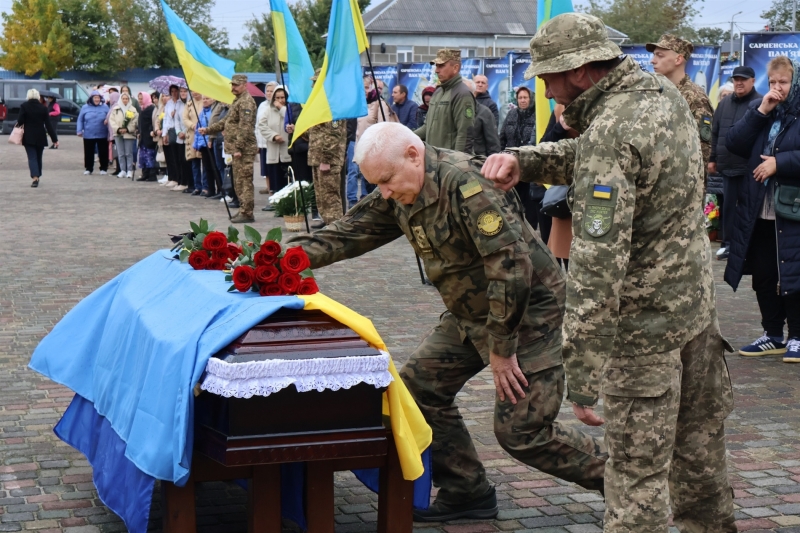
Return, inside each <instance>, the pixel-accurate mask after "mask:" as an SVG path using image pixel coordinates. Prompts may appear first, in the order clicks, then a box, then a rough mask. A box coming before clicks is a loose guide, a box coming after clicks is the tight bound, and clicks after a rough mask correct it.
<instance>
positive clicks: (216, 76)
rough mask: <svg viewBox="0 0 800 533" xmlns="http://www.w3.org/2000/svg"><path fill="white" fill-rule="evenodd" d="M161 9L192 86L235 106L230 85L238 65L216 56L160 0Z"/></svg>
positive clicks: (182, 66) (206, 94) (186, 76)
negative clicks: (235, 67) (235, 66)
mask: <svg viewBox="0 0 800 533" xmlns="http://www.w3.org/2000/svg"><path fill="white" fill-rule="evenodd" d="M161 9H163V10H164V18H165V19H167V26H168V27H169V33H170V35H171V36H172V44H174V45H175V52H176V53H177V54H178V61H180V63H181V68H183V75H184V77H185V78H186V83H187V84H188V85H189V87H191V89H192V90H193V91H197V92H198V93H201V94H203V95H204V96H208V97H209V98H213V99H215V100H219V101H220V102H225V103H226V104H230V103H232V102H233V94H231V86H230V83H231V78H232V77H233V74H234V65H235V63H234V62H233V61H231V60H230V59H224V58H222V57H220V56H218V55H217V54H215V53H214V52H213V51H212V50H211V48H209V47H208V45H207V44H206V43H205V42H203V40H202V39H201V38H200V37H198V36H197V34H196V33H195V32H194V31H192V29H191V28H190V27H189V26H187V25H186V23H185V22H184V21H182V20H181V19H180V17H178V15H176V14H175V12H174V11H173V10H172V9H171V8H170V7H169V6H168V5H167V4H166V2H164V0H161Z"/></svg>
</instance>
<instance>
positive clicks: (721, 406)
mask: <svg viewBox="0 0 800 533" xmlns="http://www.w3.org/2000/svg"><path fill="white" fill-rule="evenodd" d="M726 346H727V347H728V348H729V347H730V346H729V345H728V344H727V341H725V340H724V339H723V338H722V336H721V334H720V332H719V326H718V324H717V320H716V318H714V320H713V323H712V324H711V326H709V327H708V328H707V329H706V330H705V331H703V332H702V333H701V334H700V335H698V336H697V337H695V338H694V339H692V340H691V341H690V342H689V343H688V344H687V345H686V346H684V347H683V349H676V350H673V351H672V352H668V353H665V354H654V355H653V356H639V357H635V358H631V357H612V358H610V359H609V360H608V361H607V363H606V367H605V370H604V372H605V375H604V379H603V393H604V407H603V413H604V417H605V420H606V423H605V426H606V444H607V445H608V454H609V459H608V463H607V464H606V486H605V496H606V512H605V531H607V532H614V533H617V532H620V533H621V532H625V533H656V532H657V533H667V530H668V529H667V520H668V517H669V511H670V500H671V503H672V513H673V520H674V523H675V525H676V526H677V527H678V529H679V530H680V531H682V532H684V533H686V532H689V533H701V532H702V533H711V532H713V533H722V532H735V531H736V525H735V523H734V517H733V499H732V498H733V494H732V491H731V486H730V484H729V483H728V472H727V467H726V463H725V423H724V421H725V417H726V416H728V414H729V413H730V412H731V409H732V408H733V395H732V391H731V384H730V377H729V375H728V368H727V365H726V364H725V357H724V354H723V351H724V349H725V347H726Z"/></svg>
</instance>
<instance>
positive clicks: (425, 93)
mask: <svg viewBox="0 0 800 533" xmlns="http://www.w3.org/2000/svg"><path fill="white" fill-rule="evenodd" d="M435 92H436V87H425V88H424V89H422V104H420V106H419V107H418V108H417V127H418V128H421V127H422V125H423V124H425V117H426V116H428V105H429V104H430V103H431V97H433V93H435Z"/></svg>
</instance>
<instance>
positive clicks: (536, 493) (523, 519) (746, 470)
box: [0, 137, 800, 533]
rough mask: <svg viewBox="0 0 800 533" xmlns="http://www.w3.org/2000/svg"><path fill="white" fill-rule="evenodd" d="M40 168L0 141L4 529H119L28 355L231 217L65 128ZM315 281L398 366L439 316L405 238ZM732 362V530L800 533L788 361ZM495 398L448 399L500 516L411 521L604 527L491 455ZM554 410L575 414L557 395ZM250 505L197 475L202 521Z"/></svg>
mask: <svg viewBox="0 0 800 533" xmlns="http://www.w3.org/2000/svg"><path fill="white" fill-rule="evenodd" d="M44 167H45V171H44V174H45V175H44V177H43V178H42V183H41V185H40V187H39V189H31V188H30V187H29V183H30V182H29V178H28V174H27V166H26V162H25V155H24V152H23V150H22V149H21V148H20V147H17V146H10V145H8V144H6V143H5V140H4V138H2V137H0V190H2V191H3V194H2V196H1V197H0V228H2V230H0V231H2V233H3V238H2V243H3V253H2V256H0V257H2V258H1V259H0V266H2V268H0V532H3V531H21V530H38V531H41V532H46V533H53V532H56V531H65V532H68V533H98V532H104V533H105V532H114V531H124V530H125V527H124V525H123V524H122V522H121V521H120V520H119V518H118V517H117V516H116V515H114V514H113V513H112V512H110V511H109V510H108V509H107V508H106V507H105V506H103V504H102V502H100V501H99V499H98V497H97V493H96V491H95V489H94V485H93V484H92V481H91V468H90V467H89V465H88V464H87V462H86V459H85V458H84V457H83V456H82V455H81V454H80V453H78V452H76V451H75V450H73V449H72V448H70V447H69V446H67V445H65V444H63V443H62V442H61V441H60V440H58V439H57V438H56V437H55V435H54V434H53V432H52V428H53V426H54V425H55V423H56V422H57V421H58V419H59V417H60V416H61V414H62V413H63V411H64V409H65V408H66V406H67V405H68V403H69V401H70V399H71V397H72V392H71V391H69V390H67V389H66V388H64V387H61V386H59V385H56V384H54V383H52V382H50V381H49V380H47V379H45V378H43V377H42V376H40V375H38V374H36V373H34V372H32V371H30V370H28V369H27V363H28V361H29V359H30V355H31V353H32V351H33V349H34V348H35V347H36V344H37V343H38V342H39V340H40V339H41V338H42V337H43V336H44V335H45V334H46V333H47V332H48V331H49V330H50V329H51V328H52V327H53V325H54V324H55V323H56V322H57V321H58V320H59V319H60V318H61V317H62V316H63V315H64V314H65V313H66V312H67V311H69V309H71V308H72V307H73V306H74V305H75V304H76V303H77V302H78V301H80V300H81V299H82V298H83V297H85V296H86V295H88V294H89V293H90V292H91V291H93V290H94V289H96V288H97V287H99V286H100V285H101V284H103V283H104V282H106V281H108V280H109V279H111V278H112V277H114V276H115V275H116V274H118V273H119V272H121V271H122V270H124V269H125V268H127V267H129V266H130V265H132V264H133V263H135V262H136V261H138V260H140V259H142V258H144V257H145V256H147V255H149V254H150V253H152V252H153V251H155V250H156V249H158V248H162V247H165V246H166V245H167V243H168V241H167V234H168V233H176V232H182V231H185V230H186V228H187V225H188V221H189V220H197V219H199V218H200V217H203V218H206V219H208V220H210V221H211V222H213V223H215V224H217V225H218V226H220V227H227V219H226V216H225V211H224V208H223V206H222V205H221V204H220V203H219V202H212V201H209V200H203V199H199V198H196V197H189V196H188V195H185V194H180V193H173V192H168V191H165V190H164V189H163V187H159V186H158V185H156V184H151V183H133V182H131V181H130V180H122V179H118V178H114V177H111V176H99V175H98V174H97V171H95V174H94V175H92V176H83V175H82V168H81V167H82V151H81V148H80V140H79V139H77V138H76V137H64V138H63V139H62V148H61V149H60V150H58V151H53V150H45V157H44ZM260 185H261V182H260V181H257V186H260ZM256 196H257V197H258V196H260V195H256ZM257 201H259V202H263V201H265V197H264V196H260V197H258V198H257ZM256 217H257V219H258V222H257V223H256V227H258V228H264V229H268V228H270V227H272V226H275V225H278V224H279V223H280V219H274V218H272V216H271V214H266V213H262V212H261V211H258V210H256ZM723 268H724V264H723V263H720V262H717V263H716V264H715V276H716V281H717V290H718V308H719V315H720V323H721V325H722V330H723V332H724V333H725V335H726V336H727V337H728V338H729V339H730V340H731V342H732V344H733V345H734V346H740V345H743V344H745V343H747V342H749V341H751V340H752V339H753V338H754V337H756V336H758V335H759V334H760V333H761V331H760V327H759V316H758V310H757V306H756V303H755V298H754V297H753V293H752V291H751V290H750V288H749V282H748V281H747V280H745V282H744V283H743V287H742V290H741V291H740V292H739V293H738V294H734V293H733V292H732V291H731V290H730V288H729V287H728V286H727V285H725V284H724V283H723V281H722V271H723ZM317 277H318V281H319V284H320V286H321V287H322V290H323V292H325V293H326V294H327V295H329V296H331V297H332V298H334V299H337V300H339V301H340V302H342V303H344V304H345V305H348V306H350V307H351V308H353V309H354V310H356V311H358V312H360V313H362V314H364V315H366V316H368V317H370V318H371V319H372V320H373V321H374V323H375V325H376V326H377V328H378V330H379V331H380V332H381V334H382V335H383V337H384V339H385V340H386V342H387V344H388V345H389V349H390V350H391V352H392V354H393V356H394V357H395V359H396V360H397V362H398V363H402V362H403V361H405V359H406V358H407V357H408V355H409V354H410V353H411V351H412V350H413V349H414V348H415V346H416V344H417V343H418V341H419V340H420V339H421V338H422V336H423V335H424V333H425V332H426V331H428V329H429V328H431V327H432V326H433V325H434V324H435V323H436V320H437V318H438V315H439V314H440V313H441V312H442V310H443V305H442V303H441V300H440V299H439V298H438V295H437V294H436V291H435V290H434V289H432V288H429V287H423V286H422V285H420V283H419V276H418V273H417V269H416V265H415V262H414V256H413V254H412V253H411V249H410V248H409V247H408V246H407V245H405V244H404V243H403V242H399V241H398V242H395V243H392V244H390V245H388V246H386V247H384V248H383V249H381V250H378V251H376V252H373V253H370V254H368V255H365V256H364V257H361V258H358V259H355V260H352V261H350V262H346V263H343V264H338V265H334V266H331V267H328V268H326V269H323V270H320V271H318V273H317ZM728 364H729V367H730V370H731V375H732V377H733V382H734V388H735V399H736V409H735V411H734V413H733V415H732V416H731V417H730V421H729V424H728V449H729V460H730V463H729V464H730V476H731V482H732V483H733V486H734V488H735V493H736V494H735V496H736V500H735V501H736V505H737V510H736V516H737V519H738V525H739V529H740V530H741V531H751V532H758V531H779V532H783V533H800V439H798V437H799V436H800V414H799V413H798V411H797V410H796V409H795V408H794V405H795V403H796V402H797V398H798V397H800V395H799V394H798V393H800V390H798V389H799V388H800V387H798V379H797V377H798V368H797V367H793V366H788V365H786V364H784V363H782V362H780V360H779V359H778V358H775V357H768V358H764V359H760V360H748V359H744V358H741V357H738V356H731V357H729V359H728ZM493 396H494V387H493V385H492V380H491V375H490V373H489V372H486V371H484V372H482V373H480V374H479V375H477V376H476V377H475V378H474V379H473V380H471V381H470V382H469V383H468V384H467V386H466V387H465V389H464V390H463V391H462V393H461V394H459V403H460V405H461V409H462V413H463V415H464V417H465V420H466V423H467V425H468V426H469V428H470V431H471V432H472V436H473V438H474V439H475V442H476V445H477V447H478V450H479V452H480V454H481V457H482V458H483V460H484V462H485V464H486V467H487V470H488V474H489V477H490V479H491V480H492V482H494V483H495V484H496V485H497V488H498V498H499V504H500V508H501V512H500V515H499V516H498V517H497V519H496V520H491V521H483V522H461V523H459V522H452V523H447V524H434V525H424V524H416V525H417V528H416V531H418V532H420V533H421V532H425V533H433V532H447V533H479V532H492V531H537V532H540V533H556V532H559V533H565V532H570V533H592V532H596V531H600V526H599V524H600V519H601V518H602V512H603V502H602V498H600V497H599V496H598V495H597V494H596V493H589V492H586V491H584V490H583V489H581V488H580V487H577V486H575V485H572V484H570V483H566V482H562V481H560V480H556V479H554V478H552V477H550V476H548V475H545V474H542V473H539V472H537V471H536V470H533V469H530V468H528V467H526V466H524V465H521V464H520V463H518V462H516V461H514V460H513V459H511V458H510V457H509V456H508V455H506V454H505V453H504V452H503V451H502V450H501V449H500V447H499V446H498V445H497V443H496V441H495V439H494V436H493V433H492V402H493ZM561 419H562V420H564V421H566V422H567V423H570V424H579V423H578V421H577V420H575V419H574V417H573V416H572V415H571V409H569V407H568V406H567V405H566V404H565V405H564V406H563V408H562V415H561ZM591 431H594V432H595V434H598V435H600V434H602V430H601V429H592V430H591ZM335 496H336V506H337V511H336V523H337V525H336V531H337V532H341V533H345V532H359V531H375V529H376V523H375V521H376V516H377V515H376V505H377V498H376V497H375V495H373V494H372V493H370V492H369V490H368V489H366V488H365V487H363V486H362V485H361V484H360V483H359V482H358V481H357V480H356V479H355V478H354V477H353V476H352V475H350V474H349V473H348V474H338V475H337V478H336V492H335ZM159 498H160V491H159V489H158V488H157V489H156V491H155V492H154V495H153V507H152V512H151V530H152V531H159V530H160V527H159V520H160V516H161V515H160V506H159ZM245 502H246V499H245V494H244V491H243V490H242V489H240V488H238V487H237V486H235V485H230V484H225V483H208V484H203V485H202V486H201V487H200V490H199V491H198V524H199V531H202V532H238V531H245V530H246V517H245Z"/></svg>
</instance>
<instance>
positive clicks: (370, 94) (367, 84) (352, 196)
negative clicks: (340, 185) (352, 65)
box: [345, 76, 398, 208]
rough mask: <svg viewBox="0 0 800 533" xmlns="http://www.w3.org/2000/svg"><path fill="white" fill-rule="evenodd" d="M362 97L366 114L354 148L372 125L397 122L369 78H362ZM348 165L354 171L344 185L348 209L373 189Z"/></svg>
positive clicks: (354, 168)
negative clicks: (364, 101)
mask: <svg viewBox="0 0 800 533" xmlns="http://www.w3.org/2000/svg"><path fill="white" fill-rule="evenodd" d="M364 95H365V96H366V98H367V114H366V116H363V117H359V118H358V125H357V127H356V146H358V141H359V140H360V139H361V136H362V135H363V134H364V132H365V131H367V129H368V128H369V127H370V126H372V125H373V124H377V123H378V122H398V119H397V115H396V114H395V112H394V111H393V110H392V108H391V107H389V104H387V103H386V101H385V100H384V99H383V98H381V93H380V92H379V91H378V89H376V88H375V85H374V84H373V83H372V77H371V76H364ZM381 110H382V112H381ZM350 163H352V164H353V165H354V167H353V170H354V171H353V172H348V175H347V183H346V185H345V193H346V198H347V203H348V206H347V207H348V208H350V207H352V205H355V204H356V203H358V202H359V201H360V200H361V199H362V198H364V197H365V196H366V195H367V194H369V193H370V192H372V190H373V189H374V188H375V186H374V185H372V184H371V183H369V182H368V181H367V180H366V179H365V178H364V175H363V174H361V171H360V170H358V165H356V164H355V162H348V164H350ZM359 189H360V192H359ZM351 204H352V205H351Z"/></svg>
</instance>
